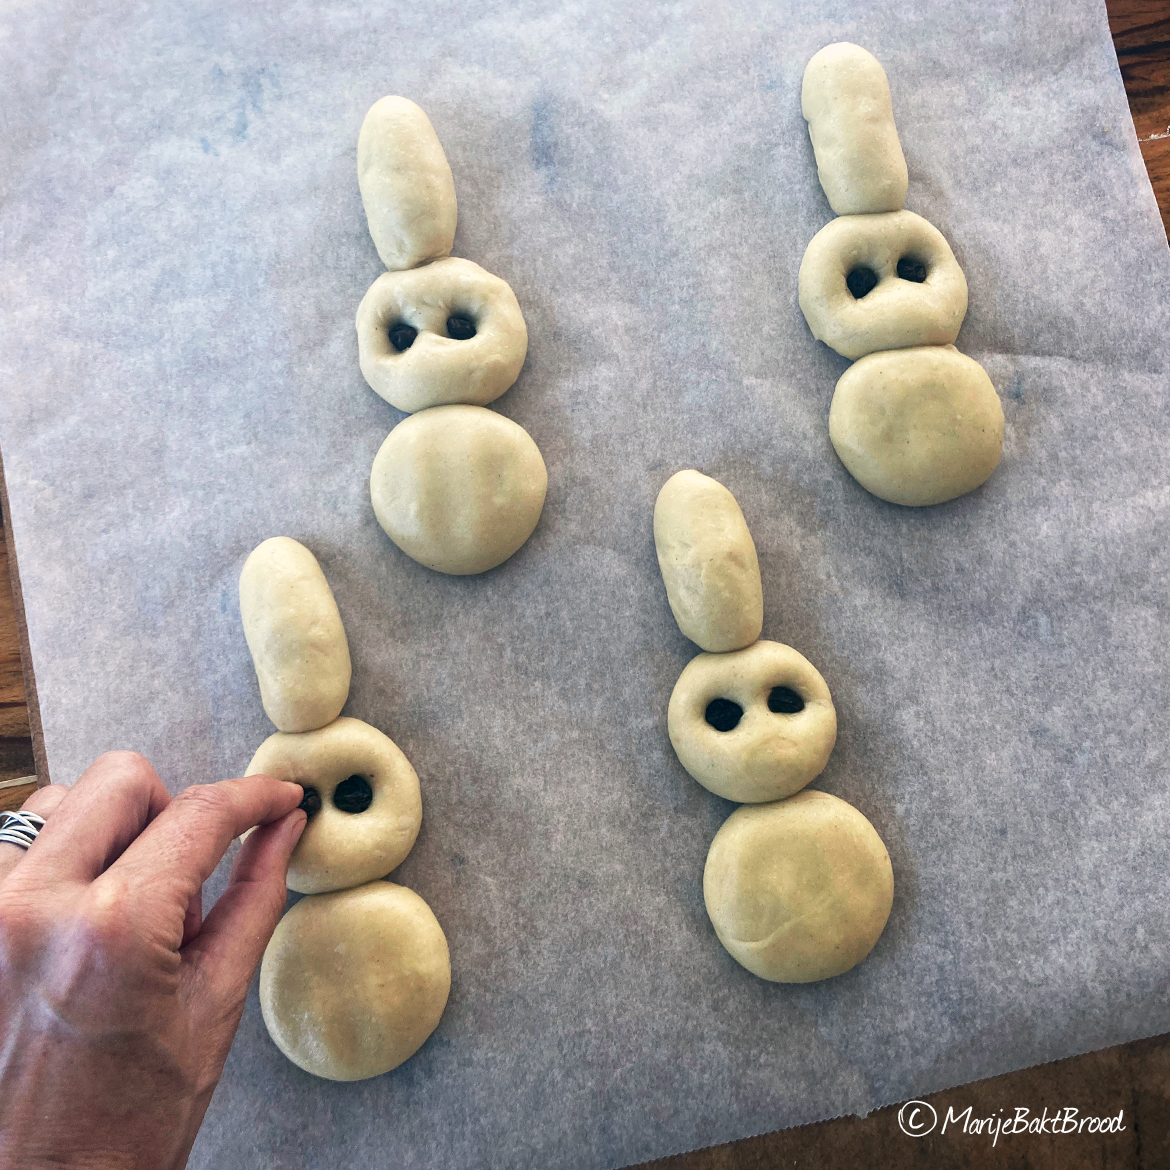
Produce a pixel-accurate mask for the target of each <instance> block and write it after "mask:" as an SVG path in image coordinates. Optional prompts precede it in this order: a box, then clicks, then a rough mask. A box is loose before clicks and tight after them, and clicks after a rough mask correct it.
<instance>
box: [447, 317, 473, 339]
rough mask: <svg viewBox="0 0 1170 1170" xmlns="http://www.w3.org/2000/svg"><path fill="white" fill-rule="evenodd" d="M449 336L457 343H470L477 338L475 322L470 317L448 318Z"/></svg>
mask: <svg viewBox="0 0 1170 1170" xmlns="http://www.w3.org/2000/svg"><path fill="white" fill-rule="evenodd" d="M447 336H448V337H450V338H453V339H454V340H455V341H470V340H471V339H472V338H473V337H474V336H475V322H474V321H473V320H472V319H471V318H470V317H463V316H452V317H448V318H447Z"/></svg>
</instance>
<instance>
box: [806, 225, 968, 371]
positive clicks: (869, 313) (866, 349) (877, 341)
mask: <svg viewBox="0 0 1170 1170" xmlns="http://www.w3.org/2000/svg"><path fill="white" fill-rule="evenodd" d="M903 258H908V259H913V260H918V261H920V262H922V263H923V264H925V265H926V269H927V276H926V280H925V281H924V282H923V283H922V284H917V283H915V282H914V281H911V280H903V279H902V278H901V277H899V276H898V273H897V266H898V261H899V260H900V259H903ZM858 267H865V268H869V269H870V270H872V271H873V273H874V274H875V275H876V276H877V277H878V283H877V285H876V286H875V287H874V288H873V289H872V290H871V291H870V292H869V293H867V294H866V295H865V296H864V297H861V298H860V299H858V298H855V297H854V296H853V294H852V293H851V292H850V291H849V286H848V285H847V284H846V283H845V281H846V277H848V275H849V273H850V272H851V271H852V270H853V269H854V268H858ZM797 284H798V287H799V290H800V307H801V310H802V311H803V312H804V317H805V320H806V321H807V322H808V327H809V328H810V329H811V330H812V333H813V336H814V337H815V338H817V339H818V340H819V341H823V342H824V343H825V344H826V345H828V346H830V347H831V348H833V349H835V350H836V351H837V352H838V353H839V354H842V355H843V356H844V357H847V358H859V357H863V356H864V355H865V354H867V353H874V352H875V351H877V350H883V349H903V348H905V347H907V346H911V345H947V344H949V343H950V342H952V341H954V340H955V338H956V337H958V336H959V328H960V326H961V325H962V324H963V318H964V317H965V316H966V315H967V280H966V277H964V275H963V270H962V269H961V268H960V267H959V262H958V261H957V260H956V259H955V254H954V253H953V252H952V251H951V246H950V245H949V244H948V243H947V242H946V240H945V239H944V238H943V235H942V233H941V232H940V231H939V230H938V228H936V227H934V226H933V225H932V224H931V223H929V222H928V221H927V220H925V219H923V218H922V216H920V215H915V214H914V212H912V211H891V212H886V213H884V214H881V215H845V216H841V217H840V218H839V219H834V220H831V221H830V222H829V223H827V224H826V225H825V226H824V227H823V228H821V230H820V231H819V232H817V234H816V235H815V236H813V238H812V240H811V241H810V242H809V245H808V248H807V249H806V250H805V253H804V259H803V260H802V261H801V264H800V274H799V276H798V277H797Z"/></svg>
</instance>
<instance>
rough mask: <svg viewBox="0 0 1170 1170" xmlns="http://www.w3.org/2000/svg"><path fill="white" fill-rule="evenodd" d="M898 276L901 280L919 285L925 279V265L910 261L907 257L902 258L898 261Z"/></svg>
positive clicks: (919, 261) (920, 262)
mask: <svg viewBox="0 0 1170 1170" xmlns="http://www.w3.org/2000/svg"><path fill="white" fill-rule="evenodd" d="M898 275H899V276H900V277H901V278H902V279H903V280H912V281H914V283H915V284H921V283H922V282H923V281H924V280H925V279H926V265H925V264H923V263H922V261H921V260H911V259H910V257H909V256H903V257H902V259H901V260H899V261H898Z"/></svg>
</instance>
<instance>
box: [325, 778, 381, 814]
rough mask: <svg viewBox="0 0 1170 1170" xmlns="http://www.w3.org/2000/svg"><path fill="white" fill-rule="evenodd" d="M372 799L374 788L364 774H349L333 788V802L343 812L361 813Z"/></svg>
mask: <svg viewBox="0 0 1170 1170" xmlns="http://www.w3.org/2000/svg"><path fill="white" fill-rule="evenodd" d="M373 799H374V790H373V789H372V788H371V787H370V782H369V781H368V780H367V779H366V778H365V777H364V776H350V777H348V778H347V779H345V780H342V782H341V783H340V784H338V786H337V787H336V788H335V789H334V790H333V803H334V805H335V806H336V807H337V808H339V809H341V811H342V812H343V813H363V812H365V811H366V809H368V808H369V807H370V801H372V800H373Z"/></svg>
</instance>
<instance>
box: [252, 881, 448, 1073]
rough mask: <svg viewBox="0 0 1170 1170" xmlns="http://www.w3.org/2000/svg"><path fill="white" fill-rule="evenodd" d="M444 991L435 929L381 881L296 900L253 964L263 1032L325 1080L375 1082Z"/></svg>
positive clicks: (418, 902)
mask: <svg viewBox="0 0 1170 1170" xmlns="http://www.w3.org/2000/svg"><path fill="white" fill-rule="evenodd" d="M450 990H451V958H450V954H449V952H448V950H447V940H446V938H445V937H444V935H443V929H442V927H441V926H440V925H439V923H438V920H437V919H436V918H435V916H434V914H433V913H432V912H431V908H430V907H429V906H428V905H427V904H426V902H424V901H423V900H422V898H420V897H419V896H418V894H416V893H414V891H413V890H408V889H406V887H405V886H396V885H392V884H391V883H390V882H371V883H370V884H369V885H364V886H359V887H358V888H357V889H354V890H341V891H339V892H338V893H334V894H317V895H312V896H310V897H307V898H302V899H301V900H300V901H299V902H298V903H297V904H296V905H295V906H294V907H293V908H292V909H291V910H290V911H289V912H288V913H287V914H286V915H285V916H284V918H283V919H281V921H280V923H279V925H278V926H277V928H276V931H275V933H274V934H273V936H272V940H271V941H270V942H269V944H268V948H267V949H266V950H265V952H264V961H263V963H262V964H261V967H260V1009H261V1011H262V1012H263V1015H264V1023H265V1024H266V1025H267V1027H268V1033H269V1035H270V1036H271V1037H272V1039H273V1040H274V1041H275V1042H276V1046H277V1047H278V1048H279V1049H280V1050H281V1052H283V1053H284V1054H285V1056H287V1057H288V1058H289V1060H291V1061H292V1062H293V1063H294V1064H297V1065H299V1066H300V1067H301V1068H303V1069H304V1070H305V1071H306V1072H309V1073H312V1074H313V1075H314V1076H318V1077H326V1078H328V1079H329V1080H332V1081H360V1080H364V1079H365V1078H366V1077H376V1076H379V1075H381V1074H382V1073H384V1072H389V1071H390V1070H391V1069H392V1068H397V1067H398V1065H400V1064H401V1063H402V1062H403V1061H404V1060H407V1059H409V1058H410V1057H411V1056H413V1055H414V1054H415V1053H416V1052H417V1051H418V1050H419V1049H420V1048H421V1047H422V1045H423V1043H424V1042H425V1041H426V1039H427V1037H428V1036H430V1034H431V1033H432V1032H433V1031H434V1030H435V1028H436V1027H438V1024H439V1019H440V1017H441V1016H442V1014H443V1008H444V1007H445V1006H446V1004H447V996H448V994H449V993H450Z"/></svg>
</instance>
